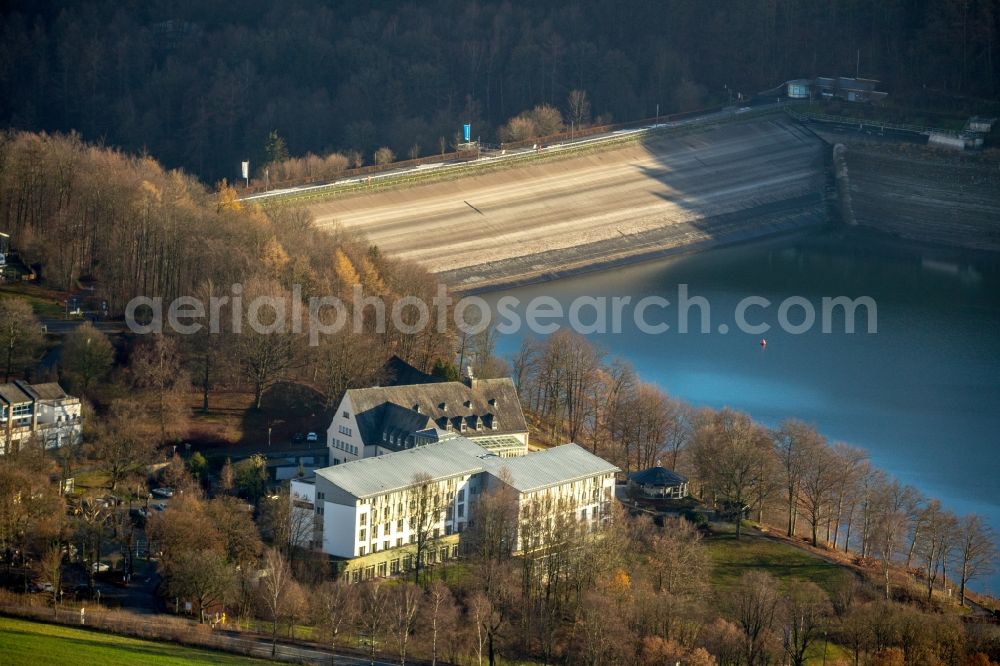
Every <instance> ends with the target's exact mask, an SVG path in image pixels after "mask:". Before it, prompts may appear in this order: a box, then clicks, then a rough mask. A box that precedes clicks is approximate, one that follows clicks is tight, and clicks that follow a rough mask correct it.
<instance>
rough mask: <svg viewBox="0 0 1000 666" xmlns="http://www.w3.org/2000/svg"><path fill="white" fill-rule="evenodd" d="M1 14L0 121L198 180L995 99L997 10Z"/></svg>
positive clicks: (442, 2) (154, 7)
mask: <svg viewBox="0 0 1000 666" xmlns="http://www.w3.org/2000/svg"><path fill="white" fill-rule="evenodd" d="M4 7H5V9H3V10H0V12H2V13H0V126H6V127H9V128H12V129H22V130H32V131H63V132H68V131H71V130H72V131H77V132H79V133H80V134H81V136H82V137H83V138H84V139H85V140H87V141H92V142H100V143H103V144H105V145H108V146H113V147H117V148H122V149H125V150H127V151H130V152H135V153H139V152H144V151H145V152H148V153H150V154H152V155H154V156H156V158H157V159H159V160H160V161H161V162H162V163H163V164H164V165H166V166H167V167H168V168H175V167H184V168H185V169H186V170H187V171H188V172H189V173H193V174H195V175H196V176H197V177H199V178H200V179H202V180H203V181H204V182H208V183H214V182H216V181H218V180H220V179H221V178H229V179H230V180H232V179H234V178H235V177H238V176H239V173H240V162H241V161H242V160H245V159H249V160H250V161H251V165H252V169H253V170H254V171H255V172H256V171H257V170H258V169H259V167H260V166H261V165H263V164H264V163H265V162H267V161H270V160H272V159H275V157H280V156H275V155H273V154H272V155H269V154H268V152H267V150H266V147H267V144H268V137H269V136H270V135H271V133H272V132H275V133H277V135H279V136H280V137H282V138H283V139H284V141H285V142H286V143H287V150H288V152H289V154H290V155H293V156H300V155H305V154H307V153H314V154H317V155H326V154H330V153H333V152H341V153H349V152H351V151H357V152H358V153H359V154H360V155H362V156H363V159H364V161H365V163H371V162H372V161H373V160H374V159H375V158H374V151H375V150H376V149H377V148H379V147H387V148H389V149H390V150H392V151H393V152H394V153H395V154H396V155H409V156H414V155H427V154H431V153H437V152H439V151H440V150H443V149H441V148H440V146H441V145H442V144H446V145H447V146H453V145H454V143H455V142H456V134H457V133H458V132H460V130H461V127H462V124H463V123H471V124H472V127H473V136H474V138H475V137H479V138H481V139H482V140H483V141H496V140H497V138H498V132H499V128H500V127H501V126H502V125H504V124H505V123H507V122H508V121H509V120H510V119H511V118H513V117H516V116H517V115H518V114H521V113H522V112H525V111H528V110H529V109H532V108H534V107H536V106H538V105H543V104H547V105H551V106H554V107H556V108H558V109H559V110H561V111H562V112H563V114H564V115H566V116H567V117H568V116H569V115H571V113H572V109H568V108H567V105H568V100H569V99H570V93H571V92H572V91H581V92H583V93H585V94H586V95H587V96H588V98H589V100H590V106H591V113H592V115H593V117H594V119H598V118H599V119H602V120H614V121H628V120H635V119H639V118H648V117H652V116H653V115H654V114H655V113H657V110H659V112H660V113H670V112H674V111H684V110H690V109H695V108H701V107H703V106H707V105H709V104H718V103H726V102H728V101H730V100H732V99H735V97H736V95H737V94H738V93H742V94H744V95H752V94H756V93H758V92H761V91H764V90H768V89H771V88H773V87H775V86H776V85H778V84H780V83H781V82H783V81H785V80H788V79H791V78H798V77H809V76H815V75H827V76H836V75H845V76H853V75H855V74H859V75H860V76H862V77H869V78H875V79H879V80H881V81H882V82H883V84H882V85H883V87H884V88H885V89H887V90H889V91H890V93H891V95H892V97H893V98H894V99H898V100H904V101H906V102H908V103H911V104H914V105H917V106H922V105H934V106H938V107H940V106H941V105H943V104H947V105H959V106H961V105H967V106H968V107H969V108H970V109H973V110H974V108H975V105H976V101H977V98H995V96H996V93H997V90H998V87H1000V69H998V67H997V62H996V61H997V40H998V34H1000V10H998V7H997V3H996V2H994V1H992V0H935V1H931V0H887V1H885V2H871V1H868V2H865V1H861V0H828V1H826V2H797V1H795V0H749V1H747V2H732V3H701V2H691V1H690V0H669V1H667V2H655V1H652V0H639V1H636V2H629V3H616V2H599V1H597V0H575V1H573V2H566V1H565V0H560V1H557V2H550V3H512V2H509V1H506V2H499V1H489V2H464V1H462V2H456V1H455V0H433V1H431V2H423V3H412V2H370V1H359V2H351V3H332V4H320V3H312V2H305V1H303V0H290V1H289V2H283V3H272V2H263V1H261V0H248V1H247V2H243V3H240V4H239V6H238V7H234V6H232V5H230V4H228V3H220V2H213V3H205V2H189V1H182V2H164V1H162V0H154V1H151V2H143V3H139V2H130V3H121V2H114V1H111V0H103V1H97V2H87V3H36V2H32V1H31V0H12V1H11V2H7V3H4Z"/></svg>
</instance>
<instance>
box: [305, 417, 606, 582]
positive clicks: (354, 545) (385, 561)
mask: <svg viewBox="0 0 1000 666" xmlns="http://www.w3.org/2000/svg"><path fill="white" fill-rule="evenodd" d="M618 471H619V470H618V468H617V467H615V466H614V465H612V464H611V463H609V462H607V461H605V460H602V459H601V458H599V457H597V456H595V455H593V454H592V453H590V452H589V451H587V450H586V449H583V448H582V447H579V446H577V445H576V444H564V445H562V446H558V447H554V448H552V449H547V450H545V451H541V452H537V453H530V454H527V455H525V456H518V457H508V458H501V457H500V456H498V455H496V454H495V453H491V452H490V451H488V450H487V449H485V448H483V447H482V446H480V445H479V443H477V442H474V441H472V440H470V439H468V438H465V437H461V436H453V437H450V438H447V439H444V441H434V442H429V443H427V444H424V445H421V446H414V447H413V448H410V449H405V450H402V451H396V452H392V453H388V454H384V455H381V456H377V457H372V458H364V459H361V460H356V461H351V462H348V463H344V464H341V465H336V466H332V467H326V468H324V469H320V470H316V473H315V477H314V478H309V479H295V480H292V482H291V495H292V502H293V508H296V507H297V508H299V509H300V510H302V509H308V507H309V505H310V504H311V505H312V510H313V511H314V512H315V514H316V516H317V518H318V519H317V521H316V523H315V525H316V532H315V533H314V534H313V535H311V537H310V538H308V539H303V540H302V542H303V543H304V542H306V541H308V542H311V543H312V544H313V545H314V546H315V547H317V548H319V549H320V550H322V551H323V552H324V553H327V554H329V555H333V556H336V557H339V558H343V559H346V560H350V562H349V563H348V565H347V569H346V571H347V572H348V574H349V576H350V578H351V580H363V579H366V578H371V577H379V576H388V575H393V574H396V573H400V572H402V571H405V570H408V569H410V568H412V567H413V566H414V557H415V556H416V554H417V553H416V551H417V549H418V545H419V544H420V543H426V542H427V541H430V542H431V543H432V544H433V546H432V547H431V548H430V549H425V550H423V552H422V553H421V558H422V559H421V563H422V564H433V563H434V562H435V561H437V560H440V559H446V558H448V557H454V556H455V555H456V554H457V552H458V545H459V541H460V538H461V536H460V535H461V534H462V533H463V532H464V531H465V530H466V528H467V527H468V526H469V524H470V523H471V522H472V521H474V520H475V512H476V500H477V498H478V496H479V495H480V494H481V493H482V492H484V491H486V490H488V489H490V488H492V487H495V486H500V485H503V486H507V487H509V489H510V490H511V491H512V495H511V496H512V497H513V499H514V501H515V502H517V507H518V514H519V517H521V518H522V519H526V518H527V516H528V515H529V512H532V513H530V515H532V516H534V517H536V518H539V519H545V521H546V524H548V522H547V518H548V517H550V516H556V515H557V514H558V515H563V516H565V517H572V518H573V520H574V521H579V522H582V524H583V525H585V526H586V527H587V529H592V528H593V527H594V526H596V525H599V524H600V523H601V521H602V520H603V519H604V518H605V517H606V516H607V515H608V512H609V511H610V503H611V498H612V496H613V491H614V475H615V473H616V472H618ZM540 511H542V512H543V513H544V515H541V514H539V512H540ZM519 524H520V521H519ZM534 533H537V530H535V532H534ZM543 540H544V537H542V538H541V539H540V540H539V543H541V542H542V541H543ZM525 547H532V544H531V543H526V544H522V543H521V540H520V538H519V539H518V540H517V543H516V544H515V547H514V550H515V552H519V551H521V550H523V549H524V548H525Z"/></svg>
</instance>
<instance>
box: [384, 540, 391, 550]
mask: <svg viewBox="0 0 1000 666" xmlns="http://www.w3.org/2000/svg"><path fill="white" fill-rule="evenodd" d="M390 548H392V544H391V542H390V541H389V540H388V539H386V540H385V541H383V542H382V550H389V549H390Z"/></svg>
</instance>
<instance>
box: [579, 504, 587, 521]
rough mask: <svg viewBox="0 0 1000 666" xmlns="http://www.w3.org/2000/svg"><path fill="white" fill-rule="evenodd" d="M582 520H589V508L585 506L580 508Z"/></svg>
mask: <svg viewBox="0 0 1000 666" xmlns="http://www.w3.org/2000/svg"><path fill="white" fill-rule="evenodd" d="M580 520H587V509H586V507H584V508H583V509H580Z"/></svg>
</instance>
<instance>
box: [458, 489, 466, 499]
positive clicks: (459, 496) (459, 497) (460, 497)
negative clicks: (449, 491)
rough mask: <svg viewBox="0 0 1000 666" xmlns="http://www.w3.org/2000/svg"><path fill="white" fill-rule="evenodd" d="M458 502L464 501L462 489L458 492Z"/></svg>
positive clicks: (463, 490)
mask: <svg viewBox="0 0 1000 666" xmlns="http://www.w3.org/2000/svg"><path fill="white" fill-rule="evenodd" d="M458 501H459V502H464V501H465V488H462V489H461V490H459V491H458Z"/></svg>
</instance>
